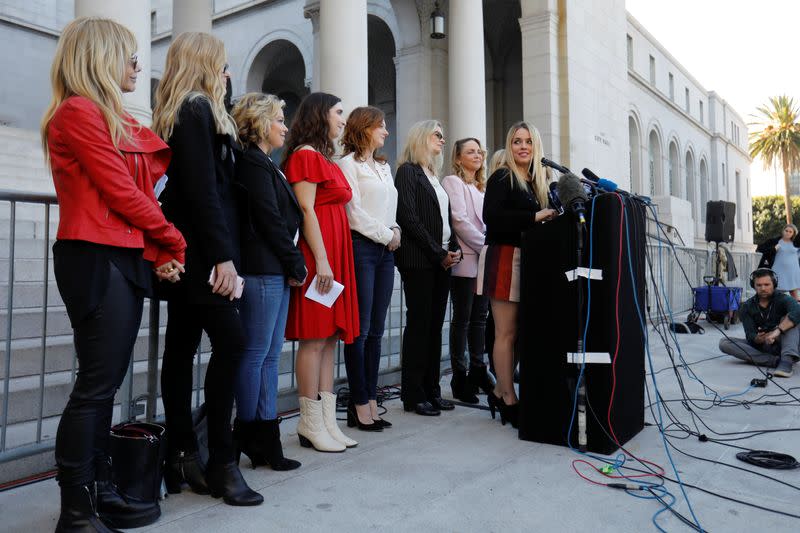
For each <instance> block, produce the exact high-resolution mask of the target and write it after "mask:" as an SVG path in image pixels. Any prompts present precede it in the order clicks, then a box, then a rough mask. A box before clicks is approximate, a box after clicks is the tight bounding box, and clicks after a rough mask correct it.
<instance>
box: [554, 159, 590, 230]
mask: <svg viewBox="0 0 800 533" xmlns="http://www.w3.org/2000/svg"><path fill="white" fill-rule="evenodd" d="M556 190H557V191H558V198H559V199H560V200H561V204H562V205H563V206H564V207H567V208H569V209H571V210H572V212H573V213H575V214H576V215H577V216H578V220H579V221H580V223H581V224H585V223H586V216H585V213H586V206H585V205H584V202H586V201H587V200H588V199H589V196H588V195H587V194H586V191H585V190H584V189H583V184H582V183H581V179H580V178H579V177H578V176H576V175H575V174H573V173H572V172H568V173H566V174H563V175H562V176H561V177H560V178H559V179H558V184H557V185H556Z"/></svg>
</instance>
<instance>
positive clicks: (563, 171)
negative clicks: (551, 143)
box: [542, 157, 570, 174]
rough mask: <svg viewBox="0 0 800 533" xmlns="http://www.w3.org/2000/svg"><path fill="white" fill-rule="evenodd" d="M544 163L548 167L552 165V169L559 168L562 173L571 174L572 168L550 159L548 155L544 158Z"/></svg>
mask: <svg viewBox="0 0 800 533" xmlns="http://www.w3.org/2000/svg"><path fill="white" fill-rule="evenodd" d="M542 164H543V165H544V166H546V167H550V168H552V169H555V170H558V171H559V172H561V173H562V174H569V172H570V170H569V169H568V168H567V167H564V166H561V165H559V164H558V163H556V162H554V161H550V160H549V159H547V158H546V157H543V158H542Z"/></svg>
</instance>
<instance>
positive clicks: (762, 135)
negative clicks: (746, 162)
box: [749, 95, 800, 224]
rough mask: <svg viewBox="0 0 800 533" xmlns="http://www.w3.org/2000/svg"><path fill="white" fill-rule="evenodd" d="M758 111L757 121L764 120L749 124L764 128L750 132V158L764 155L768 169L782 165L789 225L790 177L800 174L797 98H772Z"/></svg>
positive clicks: (790, 215) (790, 214)
mask: <svg viewBox="0 0 800 533" xmlns="http://www.w3.org/2000/svg"><path fill="white" fill-rule="evenodd" d="M757 111H758V115H756V116H755V118H758V119H760V120H759V121H758V122H753V123H751V124H749V125H751V126H760V127H761V129H760V130H759V131H753V132H751V133H750V157H752V158H753V159H755V158H756V157H759V156H760V157H761V160H762V161H763V162H764V169H765V170H766V169H768V168H769V167H770V166H772V165H773V163H780V165H781V167H782V168H783V185H784V187H785V193H784V199H783V200H784V206H785V208H786V223H787V224H791V223H792V201H791V199H790V198H789V175H790V174H792V173H793V172H797V171H800V108H798V107H796V106H795V104H794V99H793V98H789V97H788V96H786V95H783V96H773V97H771V98H770V99H769V105H765V106H761V107H759V108H758V109H757Z"/></svg>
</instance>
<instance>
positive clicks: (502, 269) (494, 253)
mask: <svg viewBox="0 0 800 533" xmlns="http://www.w3.org/2000/svg"><path fill="white" fill-rule="evenodd" d="M521 257H522V253H521V250H520V249H519V248H517V247H516V246H511V245H509V244H489V245H486V246H484V247H483V248H482V249H481V255H480V257H479V258H478V278H477V287H476V289H477V290H476V293H477V294H478V295H484V296H488V297H489V298H494V299H495V300H503V301H506V302H519V272H520V264H521Z"/></svg>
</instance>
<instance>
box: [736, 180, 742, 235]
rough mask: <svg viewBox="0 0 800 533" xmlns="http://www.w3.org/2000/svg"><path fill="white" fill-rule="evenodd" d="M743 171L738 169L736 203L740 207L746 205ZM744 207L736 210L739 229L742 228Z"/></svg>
mask: <svg viewBox="0 0 800 533" xmlns="http://www.w3.org/2000/svg"><path fill="white" fill-rule="evenodd" d="M741 195H742V173H741V172H739V171H738V170H737V171H736V205H737V206H739V207H742V206H744V202H743V201H742V196H741ZM742 211H743V210H742V209H737V210H736V225H737V226H738V227H739V229H742Z"/></svg>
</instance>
